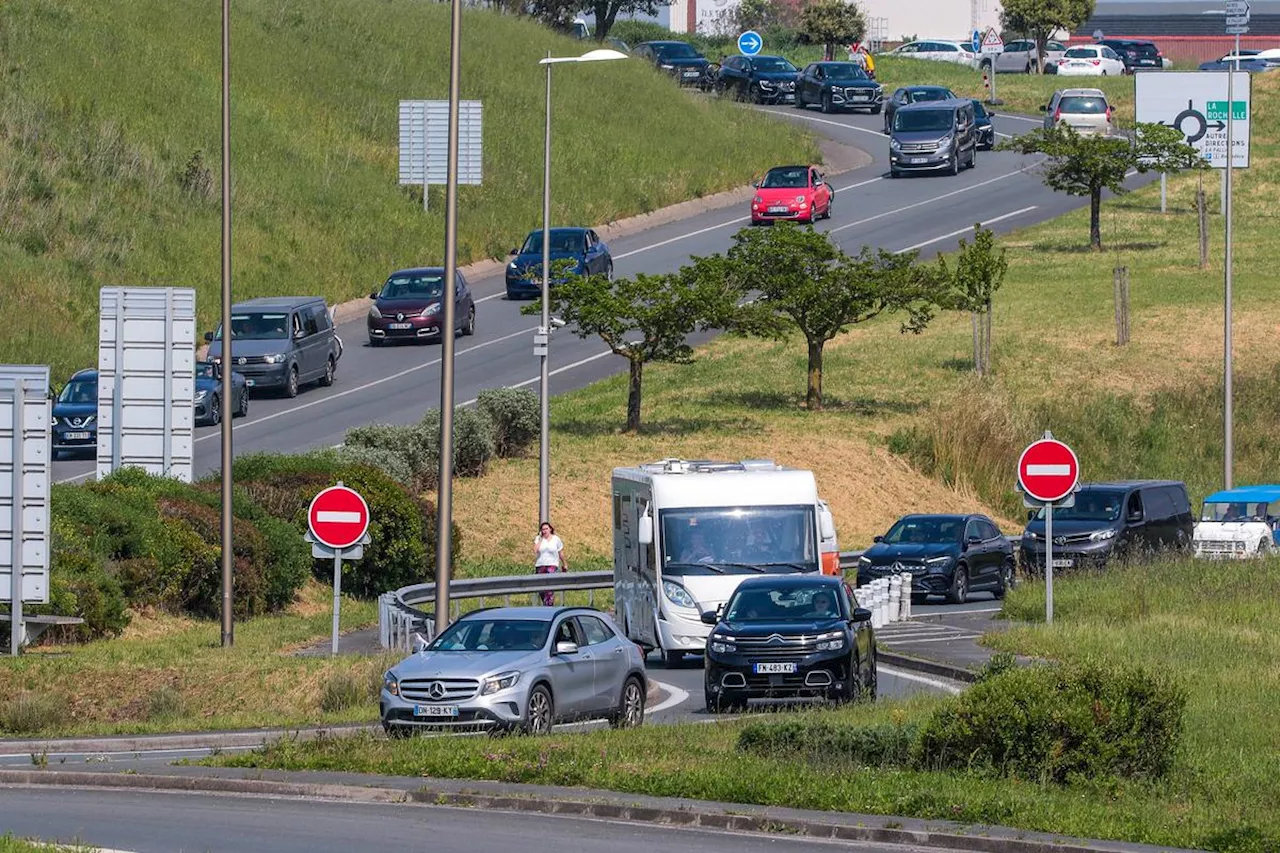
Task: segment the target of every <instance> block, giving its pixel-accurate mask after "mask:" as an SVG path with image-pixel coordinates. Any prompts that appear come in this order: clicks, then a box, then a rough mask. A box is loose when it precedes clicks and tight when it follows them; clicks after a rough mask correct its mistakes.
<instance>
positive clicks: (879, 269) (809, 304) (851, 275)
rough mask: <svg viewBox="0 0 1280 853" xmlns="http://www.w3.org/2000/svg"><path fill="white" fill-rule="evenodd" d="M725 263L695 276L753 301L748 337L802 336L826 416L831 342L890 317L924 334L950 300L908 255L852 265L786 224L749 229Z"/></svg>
mask: <svg viewBox="0 0 1280 853" xmlns="http://www.w3.org/2000/svg"><path fill="white" fill-rule="evenodd" d="M733 243H734V245H733V247H732V248H730V249H729V252H728V253H727V254H726V255H723V256H719V255H717V256H712V257H709V258H697V259H695V261H694V264H693V267H692V268H691V273H692V274H693V275H694V276H696V277H697V278H698V279H699V280H700V281H704V282H706V283H707V284H708V285H709V286H713V287H715V286H719V285H721V284H722V283H729V284H730V285H731V286H732V288H733V289H734V290H736V291H738V292H739V293H741V294H747V295H749V296H751V297H752V298H750V299H749V300H748V301H747V302H746V303H745V304H744V305H742V306H741V307H739V308H738V309H737V310H736V311H735V313H734V316H733V319H732V321H731V322H730V324H729V325H730V326H731V328H732V329H733V330H734V331H736V332H738V333H741V334H754V335H761V336H766V337H781V336H783V335H784V334H785V333H786V332H787V331H788V330H789V329H792V328H795V329H798V330H799V331H800V333H801V334H803V335H804V338H805V343H806V345H807V346H808V351H809V368H808V383H807V384H808V387H807V390H806V393H805V403H806V405H807V406H808V408H810V409H814V410H817V409H821V408H822V357H823V349H824V347H825V346H826V344H827V342H828V341H830V340H831V339H832V338H834V337H835V336H836V335H838V334H840V333H841V332H844V331H847V330H848V329H849V327H850V326H854V325H857V324H858V323H864V322H866V321H867V320H870V319H871V318H873V317H877V316H879V315H880V314H882V313H886V312H892V311H905V312H907V320H906V322H904V323H903V325H902V331H903V332H908V331H910V332H920V331H923V329H924V328H925V326H926V325H927V324H928V322H929V320H930V319H931V318H932V316H933V314H932V307H933V306H934V305H936V304H938V303H939V300H940V299H941V297H942V296H943V295H944V293H943V291H944V289H943V287H942V286H941V284H940V282H939V280H938V278H937V276H936V275H935V274H934V273H933V271H932V270H930V269H924V268H922V267H921V266H919V265H918V264H917V263H916V253H914V252H908V253H904V254H900V255H896V254H892V253H890V252H885V251H879V252H872V251H871V250H870V249H868V248H865V247H864V248H863V250H862V252H861V253H859V255H858V256H857V257H852V258H851V257H849V256H848V255H846V254H845V253H844V252H842V251H841V250H840V249H839V248H838V247H837V246H835V245H834V244H833V243H832V242H831V240H830V239H829V238H828V237H827V236H826V235H825V234H821V233H819V232H817V231H814V230H813V229H812V228H804V229H801V228H797V227H796V226H794V225H792V224H790V223H779V224H777V225H774V226H773V227H772V228H769V229H766V230H759V229H752V228H744V229H742V230H741V231H739V232H738V233H737V234H735V235H734V237H733Z"/></svg>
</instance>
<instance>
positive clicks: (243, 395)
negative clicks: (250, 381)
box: [239, 388, 249, 418]
mask: <svg viewBox="0 0 1280 853" xmlns="http://www.w3.org/2000/svg"><path fill="white" fill-rule="evenodd" d="M239 415H240V417H242V418H247V417H249V389H248V388H245V389H244V390H243V391H241V392H240V410H239Z"/></svg>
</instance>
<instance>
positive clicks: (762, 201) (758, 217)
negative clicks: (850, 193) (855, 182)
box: [751, 166, 836, 225]
mask: <svg viewBox="0 0 1280 853" xmlns="http://www.w3.org/2000/svg"><path fill="white" fill-rule="evenodd" d="M755 188H756V194H755V195H754V196H752V198H751V224H752V225H759V224H761V223H764V222H773V221H775V220H778V219H792V220H796V221H798V222H808V223H813V222H816V221H817V220H818V219H819V218H821V219H830V218H831V206H832V205H833V204H834V203H835V198H836V193H835V190H834V189H832V187H831V185H830V184H829V183H827V181H826V179H825V178H823V176H822V173H821V172H819V171H818V169H817V167H816V166H775V167H774V168H772V169H770V170H769V171H768V172H766V173H765V176H764V178H762V179H761V180H760V181H758V182H757V183H756V184H755Z"/></svg>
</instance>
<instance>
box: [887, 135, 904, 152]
mask: <svg viewBox="0 0 1280 853" xmlns="http://www.w3.org/2000/svg"><path fill="white" fill-rule="evenodd" d="M889 147H890V148H892V149H894V150H895V151H896V150H898V149H900V148H902V143H901V142H899V141H898V140H897V138H896V137H893V136H890V137H889Z"/></svg>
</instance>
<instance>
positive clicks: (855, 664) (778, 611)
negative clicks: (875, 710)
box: [702, 574, 877, 714]
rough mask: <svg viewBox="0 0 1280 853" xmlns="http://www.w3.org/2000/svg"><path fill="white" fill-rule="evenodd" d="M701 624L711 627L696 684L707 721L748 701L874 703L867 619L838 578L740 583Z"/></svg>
mask: <svg viewBox="0 0 1280 853" xmlns="http://www.w3.org/2000/svg"><path fill="white" fill-rule="evenodd" d="M702 621H703V622H704V623H706V624H707V625H712V626H714V627H713V628H712V629H711V635H710V637H709V638H708V640H707V650H706V664H705V668H704V676H703V679H704V680H703V694H704V696H705V701H706V708H707V711H708V712H709V713H712V714H715V713H719V712H721V711H731V710H738V709H742V708H745V707H746V706H747V702H748V700H750V699H772V698H791V697H820V698H826V699H831V700H833V701H837V702H849V701H854V700H857V699H875V697H876V680H877V678H876V640H875V632H874V631H873V630H872V628H871V611H870V610H865V609H863V608H860V607H858V606H857V605H856V603H855V602H854V600H853V596H852V595H851V594H850V592H849V588H848V586H846V585H845V583H844V581H842V580H841V579H840V578H837V577H831V576H829V575H817V574H802V575H786V576H777V575H771V576H768V577H753V578H747V579H746V580H744V581H742V582H741V583H740V584H738V587H737V589H735V590H734V593H733V595H732V596H730V598H729V600H728V601H726V602H725V604H724V608H723V610H722V611H721V612H717V611H714V610H711V611H707V612H705V613H703V614H702Z"/></svg>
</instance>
